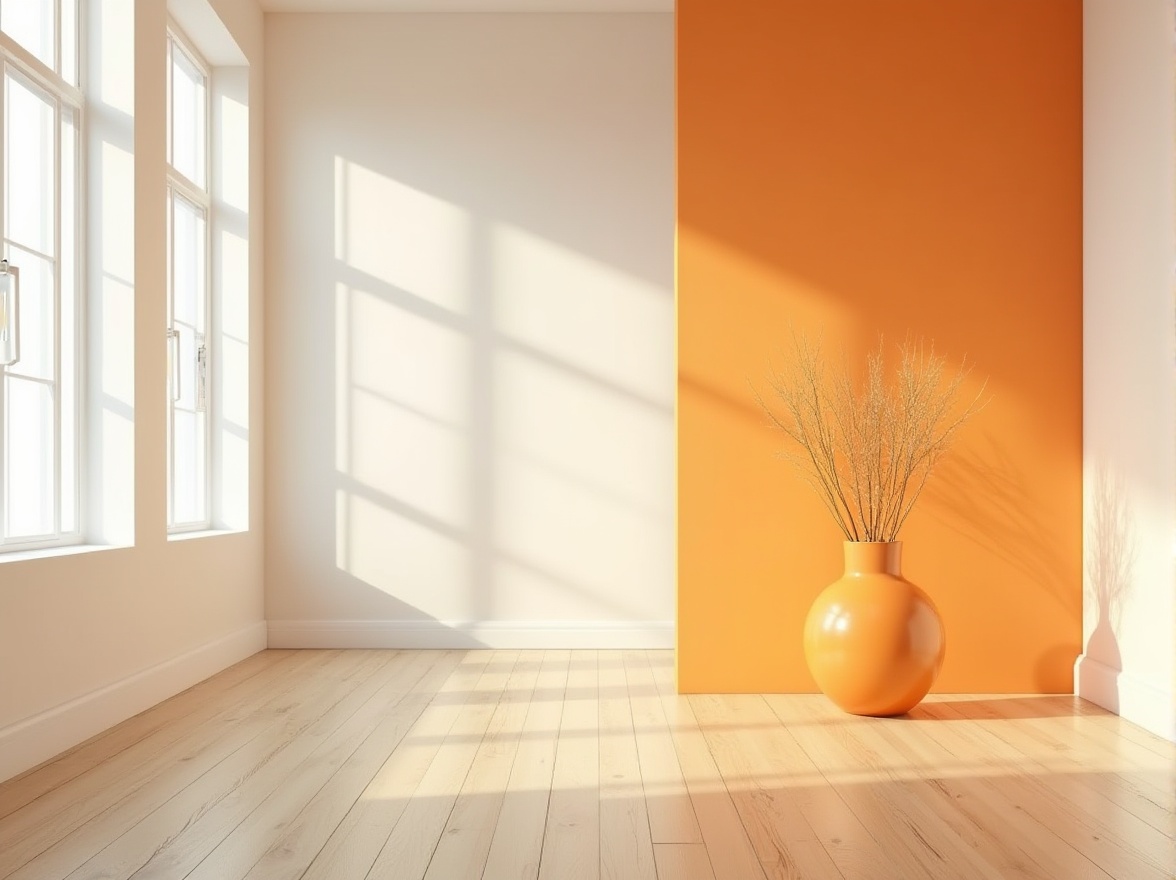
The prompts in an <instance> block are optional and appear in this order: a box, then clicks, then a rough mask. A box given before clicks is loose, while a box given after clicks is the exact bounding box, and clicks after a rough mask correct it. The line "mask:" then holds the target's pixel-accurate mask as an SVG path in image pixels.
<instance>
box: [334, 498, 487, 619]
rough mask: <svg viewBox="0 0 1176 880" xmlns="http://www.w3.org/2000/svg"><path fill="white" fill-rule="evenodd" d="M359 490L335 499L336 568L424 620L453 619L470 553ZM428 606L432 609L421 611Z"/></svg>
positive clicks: (465, 580) (453, 541) (464, 584)
mask: <svg viewBox="0 0 1176 880" xmlns="http://www.w3.org/2000/svg"><path fill="white" fill-rule="evenodd" d="M365 496H366V493H365V492H364V491H363V490H362V489H358V488H352V489H347V488H340V489H338V490H336V493H335V523H336V565H337V566H338V567H339V568H340V569H342V570H343V571H346V572H347V573H348V574H350V575H352V576H353V577H356V578H358V579H359V580H361V581H363V582H364V583H366V584H369V585H371V586H373V587H375V588H376V589H379V590H382V591H383V592H385V593H388V594H389V595H391V596H395V597H397V598H399V599H402V600H404V601H405V602H407V603H409V604H411V605H413V606H414V607H417V608H426V610H427V612H428V613H429V614H432V615H434V616H438V617H442V616H448V617H450V618H452V617H454V616H455V615H454V614H453V607H452V606H453V598H452V597H455V596H464V595H465V590H466V587H467V585H468V583H469V578H470V571H469V569H470V560H469V550H468V548H466V547H465V546H464V545H463V544H462V543H461V542H460V541H458V540H455V539H453V538H450V537H448V536H446V535H443V534H441V533H440V532H438V531H437V530H436V529H434V528H433V527H432V526H431V525H429V524H428V523H426V522H424V521H422V520H419V519H417V518H416V517H415V516H411V515H407V514H401V513H398V512H396V511H394V510H391V509H389V508H388V507H387V506H386V505H385V504H384V503H383V502H382V501H376V500H373V499H371V498H368V497H365ZM426 606H432V607H426Z"/></svg>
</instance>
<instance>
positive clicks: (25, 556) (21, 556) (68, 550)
mask: <svg viewBox="0 0 1176 880" xmlns="http://www.w3.org/2000/svg"><path fill="white" fill-rule="evenodd" d="M129 546H130V545H128V544H63V545H62V546H60V547H42V548H40V549H39V550H13V551H12V552H10V553H0V565H3V564H4V563H6V562H29V561H31V560H35V559H56V558H57V557H59V556H78V555H80V554H82V553H101V552H103V551H105V550H125V549H127V547H129Z"/></svg>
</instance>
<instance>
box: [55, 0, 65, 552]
mask: <svg viewBox="0 0 1176 880" xmlns="http://www.w3.org/2000/svg"><path fill="white" fill-rule="evenodd" d="M53 14H54V16H56V18H55V19H54V27H53V30H54V33H55V35H56V40H57V54H56V56H55V57H56V59H57V63H58V68H59V69H60V64H61V28H60V27H59V26H58V24H57V23H58V22H60V21H61V0H57V2H56V3H55V4H54V9H53ZM53 204H54V205H56V206H57V210H55V211H54V212H53V255H54V260H53V498H54V501H55V503H54V505H53V532H54V533H55V534H58V535H60V534H61V531H62V529H61V493H62V491H63V490H64V488H65V487H64V486H62V485H61V397H62V394H61V379H62V376H61V319H62V311H61V204H62V198H61V101H60V99H57V100H54V102H53Z"/></svg>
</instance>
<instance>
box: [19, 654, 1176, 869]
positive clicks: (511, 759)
mask: <svg viewBox="0 0 1176 880" xmlns="http://www.w3.org/2000/svg"><path fill="white" fill-rule="evenodd" d="M672 675H673V657H672V655H671V654H670V653H669V652H662V651H654V652H645V651H627V652H599V653H598V652H594V651H574V652H569V651H547V652H542V651H534V652H526V651H524V652H516V651H448V652H446V651H408V652H396V651H267V652H264V653H262V654H258V655H256V656H255V657H252V658H250V659H249V660H246V661H245V662H244V663H241V664H238V665H237V666H235V667H233V668H232V669H229V670H227V671H226V672H224V673H222V674H220V675H218V676H216V677H215V678H213V679H210V680H209V681H206V682H204V683H202V684H200V685H198V686H196V687H195V688H192V689H191V690H189V691H186V692H185V693H183V694H180V695H178V696H176V697H174V698H173V699H171V700H168V701H167V702H165V703H163V704H161V705H159V706H157V707H155V708H154V709H152V710H150V711H148V712H145V713H144V714H142V715H139V716H137V717H136V718H133V719H131V720H129V721H127V722H125V723H123V724H121V725H119V726H118V727H115V728H113V729H112V730H110V731H108V732H107V733H105V734H103V735H102V736H100V737H97V738H95V739H93V740H91V741H90V742H88V743H86V744H84V745H82V746H79V747H78V748H76V749H74V750H72V751H71V752H68V753H66V754H65V755H63V756H61V757H60V758H58V759H57V760H55V761H53V762H50V763H48V764H45V765H43V766H42V767H40V768H38V769H36V770H34V771H31V772H29V773H27V774H25V775H24V776H22V777H19V778H17V779H15V780H12V781H10V782H8V783H6V784H4V785H0V877H4V878H19V880H31V878H36V880H50V878H53V880H56V878H67V877H68V878H70V880H81V878H127V877H134V878H136V880H147V878H166V880H179V878H197V880H237V878H249V880H261V878H267V880H268V878H290V880H294V878H306V880H350V878H367V877H370V878H394V880H415V878H428V880H467V878H474V880H476V878H487V880H489V878H512V880H517V878H540V880H576V878H638V880H645V878H648V880H655V878H657V880H671V878H675V880H676V878H681V880H775V878H812V880H825V878H835V880H838V878H843V880H945V878H956V877H960V878H988V880H995V878H1042V880H1087V878H1089V880H1106V878H1117V880H1172V878H1173V877H1176V844H1174V842H1173V838H1174V835H1176V747H1174V746H1173V745H1172V744H1170V743H1167V742H1164V741H1163V740H1160V739H1158V738H1156V737H1154V736H1151V735H1149V734H1147V733H1145V732H1143V731H1141V730H1139V729H1138V728H1135V727H1133V726H1132V725H1130V724H1127V723H1125V722H1123V721H1121V720H1120V719H1118V718H1117V717H1115V716H1113V715H1110V714H1108V713H1106V712H1104V711H1102V710H1101V709H1098V708H1096V707H1094V706H1092V705H1090V704H1088V703H1084V702H1082V701H1079V700H1076V699H1074V698H1072V697H1024V698H1021V697H996V698H993V697H935V698H932V699H930V700H929V701H928V702H926V703H924V704H923V705H922V706H920V707H919V708H917V709H916V710H915V711H914V712H912V713H911V715H910V716H909V717H907V718H900V719H862V718H855V717H851V716H846V715H843V714H840V713H838V712H837V711H835V710H833V709H832V708H831V707H830V705H829V704H828V703H827V702H826V701H825V700H824V699H823V698H821V697H811V696H756V695H751V696H693V697H679V696H676V695H675V694H674V692H673V687H672Z"/></svg>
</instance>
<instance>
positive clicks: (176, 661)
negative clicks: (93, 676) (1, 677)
mask: <svg viewBox="0 0 1176 880" xmlns="http://www.w3.org/2000/svg"><path fill="white" fill-rule="evenodd" d="M265 647H266V630H265V623H264V622H262V621H259V622H257V623H253V624H250V625H249V626H246V627H244V628H242V629H239V630H237V631H236V632H232V633H229V634H228V635H226V636H222V637H221V638H219V639H215V640H214V641H211V642H208V643H206V644H204V645H201V646H200V647H198V648H194V649H193V650H191V651H187V652H186V653H184V654H180V655H179V656H178V657H173V658H171V659H170V660H165V661H163V662H162V663H158V664H156V665H155V666H151V667H149V668H147V669H144V670H142V671H140V672H136V673H134V674H133V675H128V676H127V677H126V678H123V679H121V680H119V681H115V682H112V683H111V684H108V685H106V686H105V687H101V688H98V690H95V691H91V692H90V693H88V694H83V695H82V696H80V697H78V698H76V699H73V700H70V701H69V702H68V703H62V704H61V705H60V706H55V707H54V708H52V709H46V710H45V711H44V712H39V713H37V714H36V715H33V716H31V717H29V718H25V719H23V720H21V721H17V722H16V723H15V724H10V725H8V726H7V727H4V728H0V782H2V781H4V780H5V779H9V778H11V777H13V776H16V775H17V774H19V773H23V772H24V771H25V770H28V769H30V768H32V767H36V766H37V765H38V764H41V763H43V762H44V761H47V760H49V759H50V758H52V757H54V756H56V755H59V754H61V753H62V752H64V751H65V750H66V749H69V748H72V747H73V746H76V745H77V744H78V743H81V742H85V741H86V740H88V739H89V738H90V737H92V736H95V735H96V734H99V733H101V732H102V731H104V730H106V729H108V728H110V727H113V726H114V725H115V724H118V723H119V722H120V721H125V720H126V719H127V718H130V717H132V716H133V715H137V714H138V713H140V712H142V711H144V710H145V709H149V708H151V707H152V706H154V705H156V704H157V703H160V702H162V701H164V700H166V699H167V698H168V697H171V696H174V695H175V694H178V693H179V692H180V691H182V690H186V689H187V688H190V687H191V686H192V685H194V684H197V683H199V682H201V681H204V679H206V678H208V677H210V676H212V675H215V674H216V673H218V672H220V671H221V670H222V669H226V668H227V667H229V666H232V665H233V664H234V663H238V662H240V661H241V660H244V659H245V658H246V657H249V656H251V655H253V654H256V653H257V652H258V651H263V650H265Z"/></svg>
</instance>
